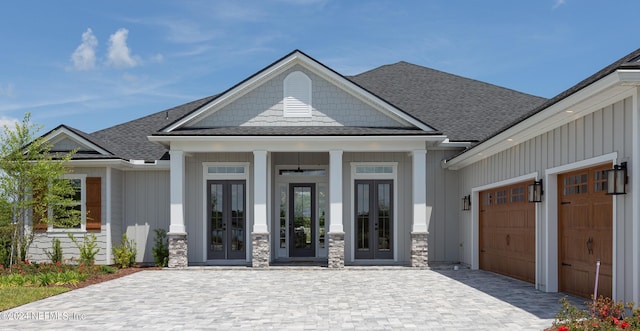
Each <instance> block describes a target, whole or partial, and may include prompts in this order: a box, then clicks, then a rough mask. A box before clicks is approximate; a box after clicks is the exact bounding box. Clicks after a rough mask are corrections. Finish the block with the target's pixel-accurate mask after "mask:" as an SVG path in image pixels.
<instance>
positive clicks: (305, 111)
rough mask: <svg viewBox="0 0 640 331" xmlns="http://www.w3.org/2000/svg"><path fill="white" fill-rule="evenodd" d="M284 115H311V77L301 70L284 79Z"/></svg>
mask: <svg viewBox="0 0 640 331" xmlns="http://www.w3.org/2000/svg"><path fill="white" fill-rule="evenodd" d="M283 114H284V117H311V79H309V77H308V76H307V75H305V74H304V73H302V72H300V71H294V72H292V73H290V74H289V75H288V76H287V78H285V79H284V112H283Z"/></svg>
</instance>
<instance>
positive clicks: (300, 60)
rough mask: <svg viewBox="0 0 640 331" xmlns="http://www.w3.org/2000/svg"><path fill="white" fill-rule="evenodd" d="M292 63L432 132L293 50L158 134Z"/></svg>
mask: <svg viewBox="0 0 640 331" xmlns="http://www.w3.org/2000/svg"><path fill="white" fill-rule="evenodd" d="M296 64H298V65H301V66H302V67H304V68H306V69H308V70H310V71H312V72H313V73H315V74H317V75H318V76H320V77H322V78H324V79H326V80H328V81H330V82H331V83H333V84H335V85H336V86H338V87H340V88H342V89H343V90H344V91H345V92H347V93H349V94H351V95H353V96H354V97H357V98H358V99H360V100H361V101H363V102H365V103H367V104H369V105H370V106H373V107H374V108H376V109H378V110H384V111H385V112H387V113H388V115H391V116H393V117H396V118H397V119H400V120H402V121H405V122H407V123H409V124H411V125H414V126H416V127H418V128H420V129H421V130H423V131H428V132H430V131H435V130H434V129H433V128H432V127H430V126H428V125H427V124H424V123H422V122H420V121H419V120H417V119H415V118H413V117H411V116H409V115H408V114H407V113H405V112H403V111H401V110H400V109H398V108H396V107H394V106H392V105H391V104H389V103H387V102H386V101H384V100H382V99H380V98H379V97H377V96H375V95H373V94H371V93H370V92H369V91H367V90H365V89H363V88H361V87H360V86H358V85H356V84H354V83H353V82H351V81H349V80H348V79H346V78H344V77H343V76H341V75H339V74H337V73H335V72H333V71H331V70H329V69H327V68H326V67H324V66H323V65H321V64H319V63H318V62H316V61H315V60H313V59H311V58H309V57H307V56H306V55H304V54H303V53H301V52H299V51H296V52H293V53H292V54H290V55H289V56H287V57H285V58H283V59H282V60H280V61H278V62H277V63H275V64H273V65H271V66H269V67H267V68H265V69H264V70H262V71H261V72H259V73H258V74H256V75H254V76H253V77H251V78H249V79H248V80H246V81H244V82H243V83H242V84H240V85H238V86H236V87H234V88H232V89H231V90H229V91H227V92H226V93H224V94H223V95H221V96H219V97H217V98H215V99H214V100H212V101H211V102H209V103H208V104H206V105H204V106H202V107H200V109H198V110H197V111H194V112H193V113H191V114H190V115H188V116H185V117H183V118H182V119H180V120H179V121H177V122H175V123H173V124H172V125H170V126H168V127H166V128H165V129H163V130H162V132H171V131H174V130H175V129H177V128H179V127H181V126H184V125H186V124H188V123H191V122H195V121H197V119H198V118H199V117H201V116H202V117H204V116H206V114H207V113H209V112H213V111H215V110H216V109H220V108H222V107H224V106H225V105H228V104H229V103H231V102H232V101H234V100H236V99H238V98H239V97H241V96H242V95H245V94H246V93H248V92H249V91H251V90H252V89H254V88H255V87H257V86H258V85H260V84H262V83H263V82H264V81H266V80H268V79H271V78H272V77H274V76H276V75H278V74H280V73H282V72H284V71H286V70H287V69H289V68H291V67H293V66H294V65H296Z"/></svg>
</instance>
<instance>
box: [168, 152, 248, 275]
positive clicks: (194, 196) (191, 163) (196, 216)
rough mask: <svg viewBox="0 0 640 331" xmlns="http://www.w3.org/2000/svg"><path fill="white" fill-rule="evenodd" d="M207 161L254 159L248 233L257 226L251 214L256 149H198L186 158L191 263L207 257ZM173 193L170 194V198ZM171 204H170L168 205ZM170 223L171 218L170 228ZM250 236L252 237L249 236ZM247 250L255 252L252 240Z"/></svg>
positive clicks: (185, 199) (186, 211)
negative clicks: (203, 166) (204, 235)
mask: <svg viewBox="0 0 640 331" xmlns="http://www.w3.org/2000/svg"><path fill="white" fill-rule="evenodd" d="M204 162H231V163H234V162H237V163H250V165H249V169H248V170H249V174H250V177H249V182H248V183H247V185H248V189H247V192H246V193H247V200H246V201H245V202H246V208H247V212H248V214H247V216H248V217H249V218H248V220H249V222H248V223H249V224H247V228H246V230H247V233H249V234H250V233H251V230H252V228H253V221H252V220H253V218H252V216H250V215H251V214H252V212H253V207H252V206H253V194H252V192H253V191H251V188H252V187H253V184H252V182H253V153H197V154H193V155H191V156H187V157H186V158H185V169H184V170H185V173H186V175H185V198H184V204H185V206H184V211H185V226H186V228H187V241H188V242H187V245H188V247H187V248H188V254H187V255H188V258H189V263H191V264H202V263H203V262H204V261H205V260H206V256H205V255H204V251H203V250H204V248H205V245H206V243H205V242H204V238H203V234H204V233H205V232H206V229H205V228H204V223H205V222H204V219H203V218H204V215H203V210H204V206H203V202H204V196H203V194H204V189H203V187H204V179H203V168H202V164H203V163H204ZM168 199H169V197H168V196H167V201H169V200H168ZM167 208H168V207H167ZM168 226H169V223H168V222H167V228H168ZM248 238H250V237H248ZM246 249H247V252H249V253H250V252H251V244H250V240H247V245H246Z"/></svg>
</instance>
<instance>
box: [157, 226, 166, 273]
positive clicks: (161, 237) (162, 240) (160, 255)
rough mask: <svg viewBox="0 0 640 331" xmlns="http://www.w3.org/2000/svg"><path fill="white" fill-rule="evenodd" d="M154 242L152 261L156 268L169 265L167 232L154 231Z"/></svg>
mask: <svg viewBox="0 0 640 331" xmlns="http://www.w3.org/2000/svg"><path fill="white" fill-rule="evenodd" d="M154 232H155V233H156V241H155V246H154V247H153V259H154V260H155V262H156V267H166V266H167V265H169V245H168V244H167V231H165V230H164V229H160V228H158V229H155V230H154Z"/></svg>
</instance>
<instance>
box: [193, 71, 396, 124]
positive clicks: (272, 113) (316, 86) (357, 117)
mask: <svg viewBox="0 0 640 331" xmlns="http://www.w3.org/2000/svg"><path fill="white" fill-rule="evenodd" d="M297 70H299V71H302V72H304V73H305V74H306V75H307V76H309V78H310V79H311V81H312V95H313V96H312V107H313V110H312V111H313V117H309V118H304V117H294V118H287V117H283V93H284V92H283V81H284V79H285V78H286V76H287V75H288V74H289V73H291V72H293V71H297ZM287 125H291V126H336V125H337V126H367V127H398V126H405V125H406V124H405V125H402V124H400V123H399V122H397V121H395V120H393V119H391V118H390V117H388V116H386V115H384V114H382V113H381V112H379V111H377V110H375V109H373V108H372V107H371V106H369V105H368V104H366V103H364V102H363V101H361V100H360V99H358V98H355V97H354V96H352V95H351V94H348V93H346V92H345V91H344V90H342V89H340V88H338V87H336V86H335V85H333V84H332V83H330V82H328V81H326V80H324V79H323V78H321V77H319V76H317V75H316V74H314V73H312V72H311V71H309V70H306V69H304V68H303V67H302V66H299V65H295V66H294V67H292V68H290V69H288V70H286V71H285V72H283V73H282V74H280V75H278V76H276V77H274V78H272V79H270V80H269V81H268V82H265V83H264V84H262V85H260V86H258V87H257V88H255V89H254V90H252V91H250V92H249V93H247V94H246V95H244V96H242V98H240V99H238V100H235V101H233V102H232V103H230V104H229V105H226V106H224V107H223V108H222V109H220V110H218V111H217V112H215V113H214V114H212V115H210V116H208V117H207V118H204V119H202V120H201V121H200V122H198V123H195V124H194V125H192V126H194V127H220V126H287Z"/></svg>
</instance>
